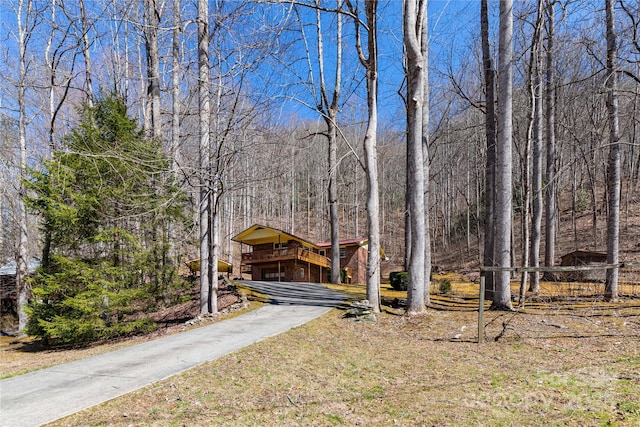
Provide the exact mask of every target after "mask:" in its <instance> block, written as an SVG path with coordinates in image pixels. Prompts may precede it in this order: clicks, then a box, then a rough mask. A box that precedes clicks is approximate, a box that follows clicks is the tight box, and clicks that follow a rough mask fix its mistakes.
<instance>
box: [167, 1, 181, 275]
mask: <svg viewBox="0 0 640 427" xmlns="http://www.w3.org/2000/svg"><path fill="white" fill-rule="evenodd" d="M181 28H182V19H181V16H180V0H174V1H173V34H172V40H171V48H172V49H171V67H172V69H171V142H170V144H169V162H170V165H169V173H170V176H169V179H170V180H171V183H172V184H173V185H177V184H178V168H179V166H180V163H181V162H180V34H181ZM168 227H169V232H168V235H169V258H170V260H171V263H173V264H175V265H178V264H179V259H178V255H177V250H176V234H177V233H176V223H175V222H170V223H169V224H168Z"/></svg>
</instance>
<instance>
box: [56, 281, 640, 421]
mask: <svg viewBox="0 0 640 427" xmlns="http://www.w3.org/2000/svg"><path fill="white" fill-rule="evenodd" d="M456 286H458V285H456V283H455V282H454V286H453V288H454V291H453V294H449V295H441V296H434V300H436V301H441V302H442V303H441V304H440V305H438V304H436V306H437V307H438V308H437V309H431V310H429V311H428V313H427V314H425V315H423V316H418V317H414V318H407V317H404V316H396V315H390V314H382V315H379V316H378V320H377V322H375V323H371V322H355V321H353V320H348V319H345V318H343V314H344V312H343V311H341V310H333V311H331V312H330V313H329V314H327V315H325V316H323V317H322V318H320V319H317V320H315V321H313V322H311V323H309V324H307V325H304V326H302V327H299V328H295V329H293V330H291V331H289V332H286V333H284V334H281V335H279V336H277V337H274V338H271V339H268V340H266V341H263V342H260V343H258V344H255V345H253V346H250V347H248V348H245V349H243V350H241V351H238V352H236V353H233V354H231V355H229V356H226V357H224V358H221V359H218V360H217V361H214V362H211V363H207V364H204V365H202V366H200V367H197V368H195V369H192V370H190V371H188V372H186V373H184V374H182V375H178V376H175V377H172V378H170V379H167V380H165V381H161V382H159V383H156V384H154V385H152V386H149V387H147V388H145V389H142V390H140V391H137V392H135V393H131V394H129V395H127V396H125V397H122V398H119V399H115V400H113V401H110V402H107V403H105V404H102V405H99V406H97V407H94V408H91V409H89V410H86V411H83V412H81V413H78V414H76V415H74V416H71V417H69V418H66V419H63V420H61V421H59V422H57V423H55V424H54V425H65V426H67V425H73V426H84V425H110V426H111V425H116V426H118V425H121V426H125V425H126V426H129V425H158V426H165V425H202V426H209V425H225V426H247V425H257V426H330V425H362V426H370V425H403V426H415V425H429V426H431V425H435V426H447V425H491V426H493V425H513V426H521V425H569V426H592V425H619V426H633V425H640V401H639V399H638V396H640V313H639V312H638V306H639V305H640V304H638V300H637V299H629V300H625V301H623V303H622V304H619V305H618V306H603V307H601V308H597V305H596V304H595V303H591V302H589V301H588V300H587V302H585V306H583V307H579V306H575V307H573V308H572V309H571V310H569V309H567V308H566V307H564V308H562V309H557V310H555V309H554V307H560V305H558V304H557V302H556V301H553V300H551V299H549V300H548V301H546V300H545V301H543V302H541V303H539V304H543V305H541V306H539V307H533V308H531V309H525V310H524V311H523V312H513V313H511V312H509V313H506V312H487V313H486V315H485V320H486V323H487V326H486V329H485V333H486V336H487V343H486V344H483V345H478V344H476V343H475V340H476V338H477V336H476V333H477V329H476V326H477V324H476V322H477V312H476V311H474V309H473V301H472V300H471V297H470V296H468V295H465V292H462V290H461V289H463V288H464V286H463V285H459V287H456ZM468 286H469V287H471V289H474V285H472V284H469V285H468ZM346 289H347V290H348V291H349V292H350V293H351V294H352V296H353V297H354V298H361V297H362V287H360V288H358V287H357V286H352V287H347V288H346ZM475 289H476V291H477V287H476V288H475ZM385 294H386V295H385V297H387V298H389V297H392V296H393V295H391V294H388V293H387V292H386V291H385ZM397 296H399V297H401V296H402V295H401V294H400V295H397ZM455 301H458V302H459V304H458V305H457V306H456V307H455V308H452V307H449V308H448V309H443V308H444V306H445V305H446V304H453V302H455ZM445 303H446V304H445ZM544 304H546V306H544ZM476 307H477V300H476Z"/></svg>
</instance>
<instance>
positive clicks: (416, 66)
mask: <svg viewBox="0 0 640 427" xmlns="http://www.w3.org/2000/svg"><path fill="white" fill-rule="evenodd" d="M425 15H426V2H425V1H422V0H407V1H405V2H404V14H403V18H404V19H403V24H404V25H403V27H404V28H403V30H404V34H403V41H404V46H405V51H406V55H407V131H408V132H407V157H408V158H409V161H408V173H409V182H408V187H407V196H408V198H409V216H410V221H411V224H410V226H411V248H410V256H409V266H408V269H407V271H408V275H409V283H408V288H407V313H408V314H419V313H423V312H424V282H425V280H424V279H425V278H424V272H425V266H424V254H425V234H426V230H425V220H424V218H425V212H424V161H423V148H422V129H423V128H422V108H423V105H424V64H425V61H424V57H423V51H422V46H421V44H422V41H423V38H422V32H423V31H426V29H425V28H424V22H425Z"/></svg>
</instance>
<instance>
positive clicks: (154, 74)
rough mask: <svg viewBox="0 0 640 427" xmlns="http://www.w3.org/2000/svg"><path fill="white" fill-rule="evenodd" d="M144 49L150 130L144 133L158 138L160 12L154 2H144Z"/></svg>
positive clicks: (146, 0) (159, 131) (159, 123)
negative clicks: (145, 53)
mask: <svg viewBox="0 0 640 427" xmlns="http://www.w3.org/2000/svg"><path fill="white" fill-rule="evenodd" d="M145 14H146V18H147V19H146V21H147V22H146V25H145V32H144V34H145V45H146V46H145V47H146V51H147V111H148V113H147V117H148V118H149V119H148V120H149V122H150V125H151V128H147V129H146V131H147V132H149V135H150V136H151V137H153V138H159V137H160V133H161V130H162V129H161V128H162V120H161V117H160V55H159V53H158V26H159V24H160V12H159V11H158V5H157V3H156V0H145Z"/></svg>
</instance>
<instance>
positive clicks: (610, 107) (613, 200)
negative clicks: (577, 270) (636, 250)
mask: <svg viewBox="0 0 640 427" xmlns="http://www.w3.org/2000/svg"><path fill="white" fill-rule="evenodd" d="M613 3H614V0H605V5H606V20H607V80H606V87H607V112H608V114H609V161H608V164H607V199H608V206H607V208H608V209H607V263H608V264H618V249H619V241H620V191H621V183H620V180H621V179H620V142H619V141H620V130H619V124H618V93H617V91H618V76H617V64H616V62H617V56H618V48H617V40H616V39H617V36H616V28H615V15H614V9H613ZM605 297H606V299H607V300H609V301H618V269H617V268H613V269H609V270H607V280H606V285H605Z"/></svg>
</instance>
